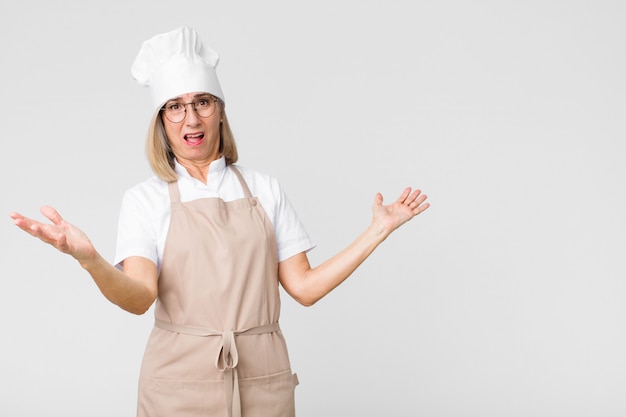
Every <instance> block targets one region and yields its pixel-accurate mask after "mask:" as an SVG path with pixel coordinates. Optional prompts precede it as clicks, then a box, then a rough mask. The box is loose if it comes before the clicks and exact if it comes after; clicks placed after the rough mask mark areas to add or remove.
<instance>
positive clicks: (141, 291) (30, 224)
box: [11, 206, 158, 314]
mask: <svg viewBox="0 0 626 417" xmlns="http://www.w3.org/2000/svg"><path fill="white" fill-rule="evenodd" d="M41 212H42V213H43V215H44V216H46V217H47V218H48V219H49V220H50V221H51V222H52V224H44V223H40V222H38V221H35V220H33V219H30V218H28V217H24V216H22V215H21V214H19V213H11V218H12V219H13V222H14V223H15V225H17V226H18V227H19V228H21V229H22V230H24V231H26V232H27V233H29V234H31V235H32V236H34V237H37V238H39V239H41V240H42V241H43V242H45V243H48V244H50V245H52V246H53V247H55V248H56V249H58V250H59V251H61V252H63V253H67V254H69V255H71V256H72V257H74V258H75V259H76V260H77V261H78V262H79V263H80V265H81V266H82V267H83V268H84V269H85V270H86V271H87V272H89V274H90V275H91V277H92V278H93V280H94V281H95V283H96V285H97V286H98V288H99V289H100V291H101V292H102V294H103V295H104V296H105V297H106V298H107V299H108V300H110V301H111V302H112V303H114V304H116V305H118V306H119V307H121V308H123V309H124V310H126V311H129V312H131V313H134V314H143V313H145V312H146V311H147V310H148V309H149V308H150V306H151V305H152V303H153V302H154V300H155V299H156V296H157V290H158V283H157V282H158V274H157V268H156V265H155V264H154V262H152V261H150V260H148V259H146V258H142V257H138V256H137V257H130V258H128V259H126V260H125V261H124V272H122V271H120V270H118V269H117V268H115V267H114V266H113V265H111V264H110V263H108V262H107V261H106V260H104V258H102V256H100V254H99V253H98V252H97V251H96V249H95V248H94V246H93V244H92V243H91V241H90V240H89V238H88V237H87V236H86V235H85V234H84V233H83V232H82V231H81V230H80V229H78V228H77V227H75V226H73V225H71V224H70V223H68V222H66V221H65V220H63V218H62V217H61V216H60V215H59V213H58V212H57V211H56V210H55V209H53V208H52V207H48V206H44V207H42V208H41Z"/></svg>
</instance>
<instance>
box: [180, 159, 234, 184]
mask: <svg viewBox="0 0 626 417" xmlns="http://www.w3.org/2000/svg"><path fill="white" fill-rule="evenodd" d="M225 170H226V158H225V157H224V156H221V157H219V158H218V159H216V160H214V161H211V164H210V165H209V172H208V174H207V186H209V187H211V185H217V184H219V182H221V179H222V177H223V176H224V171H225ZM174 171H176V174H178V176H179V177H182V178H186V179H190V180H194V181H197V180H196V179H195V178H193V177H192V176H191V175H189V172H187V168H185V167H184V166H182V165H181V164H180V163H179V162H178V161H177V160H176V159H174ZM211 188H212V187H211Z"/></svg>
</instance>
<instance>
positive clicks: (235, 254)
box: [137, 165, 298, 417]
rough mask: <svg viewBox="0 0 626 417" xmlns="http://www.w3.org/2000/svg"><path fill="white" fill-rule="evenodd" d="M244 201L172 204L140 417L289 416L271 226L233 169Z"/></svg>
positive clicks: (290, 380)
mask: <svg viewBox="0 0 626 417" xmlns="http://www.w3.org/2000/svg"><path fill="white" fill-rule="evenodd" d="M227 169H232V170H233V172H234V173H235V174H236V175H237V177H238V178H239V182H240V183H241V186H242V188H243V190H244V193H245V196H246V197H245V198H242V199H239V200H234V201H229V202H224V201H223V200H222V199H220V198H203V199H199V200H194V201H190V202H185V203H182V202H181V201H180V192H179V189H178V184H177V183H176V182H173V183H170V184H169V193H170V202H171V218H170V226H169V229H168V234H167V239H166V241H165V248H164V254H163V262H162V265H161V272H160V275H159V293H158V298H157V301H156V307H155V319H156V320H155V327H154V328H153V330H152V332H151V334H150V337H149V339H148V343H147V346H146V351H145V354H144V359H143V362H142V366H141V375H140V379H139V397H138V411H137V415H138V416H139V417H174V416H176V417H186V416H189V417H196V416H198V417H199V416H204V417H209V416H210V417H218V416H220V417H293V416H294V415H295V406H294V388H295V386H296V385H297V383H298V381H297V377H296V375H295V374H292V372H291V365H290V363H289V357H288V354H287V347H286V344H285V340H284V338H283V335H282V333H281V331H280V327H279V325H278V318H279V316H280V298H279V290H278V256H277V249H276V239H275V236H274V229H273V226H272V224H271V222H270V221H269V219H268V218H267V216H266V215H265V211H264V210H263V208H262V207H261V205H260V204H259V202H258V200H257V199H256V198H254V197H252V195H251V193H250V190H249V189H248V186H247V184H246V182H245V181H244V179H243V177H242V176H241V174H240V173H239V171H238V170H237V169H236V168H235V167H234V166H232V165H229V166H228V168H227Z"/></svg>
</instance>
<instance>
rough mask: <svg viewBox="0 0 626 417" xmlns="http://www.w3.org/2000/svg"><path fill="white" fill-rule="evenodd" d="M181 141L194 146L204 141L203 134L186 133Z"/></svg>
mask: <svg viewBox="0 0 626 417" xmlns="http://www.w3.org/2000/svg"><path fill="white" fill-rule="evenodd" d="M183 139H185V141H186V142H187V143H188V144H190V145H193V146H196V145H199V144H201V143H202V141H203V140H204V133H201V132H198V133H187V134H186V135H185V136H183Z"/></svg>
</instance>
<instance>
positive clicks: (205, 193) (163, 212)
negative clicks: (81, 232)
mask: <svg viewBox="0 0 626 417" xmlns="http://www.w3.org/2000/svg"><path fill="white" fill-rule="evenodd" d="M237 169H239V172H241V174H242V176H243V178H244V179H245V181H246V183H247V184H248V188H250V192H251V193H252V195H253V196H254V197H257V198H258V200H259V202H260V203H261V206H262V207H263V209H264V210H265V213H266V214H267V217H268V218H269V220H270V221H271V222H272V224H273V226H274V232H275V235H276V244H277V249H278V262H280V261H283V260H285V259H287V258H289V257H291V256H293V255H296V254H298V253H300V252H305V251H309V250H311V249H313V248H314V247H315V245H314V244H313V242H312V241H311V239H310V238H309V236H308V234H307V232H306V230H305V229H304V226H303V225H302V223H301V222H300V219H299V218H298V216H297V215H296V212H295V210H294V209H293V206H292V205H291V203H290V202H289V200H288V199H287V196H286V195H285V193H284V192H283V190H282V189H281V188H280V185H279V184H278V181H277V180H276V179H275V178H273V177H271V176H269V175H266V174H262V173H259V172H256V171H254V170H251V169H249V168H245V167H241V166H239V165H237ZM175 170H176V173H177V174H178V188H179V190H180V198H181V201H182V202H187V201H193V200H197V199H199V198H208V197H218V198H221V199H222V200H224V201H232V200H237V199H240V198H244V197H245V194H244V191H243V189H242V187H241V184H240V183H239V179H238V178H237V176H236V174H234V173H233V171H232V170H231V169H229V168H227V166H226V161H225V159H224V157H222V158H220V159H217V160H215V161H213V162H211V165H210V166H209V173H208V175H207V183H206V184H204V183H203V182H201V181H198V180H197V179H195V178H193V177H191V175H189V173H188V172H187V170H186V169H185V168H184V167H183V166H182V165H180V164H179V163H178V162H176V166H175ZM169 223H170V196H169V191H168V183H167V182H165V181H163V180H161V179H159V178H158V177H156V176H154V177H151V178H149V179H147V180H146V181H144V182H142V183H140V184H138V185H136V186H134V187H132V188H130V189H129V190H128V191H126V193H125V194H124V198H123V200H122V206H121V209H120V217H119V224H118V236H117V248H116V253H115V264H116V266H117V267H118V268H120V269H121V267H122V262H123V261H124V259H126V258H128V257H131V256H141V257H144V258H147V259H150V260H151V261H153V262H154V263H155V264H156V265H157V267H158V268H159V271H160V268H161V262H162V260H163V248H164V247H165V238H166V237H167V231H168V228H169Z"/></svg>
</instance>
